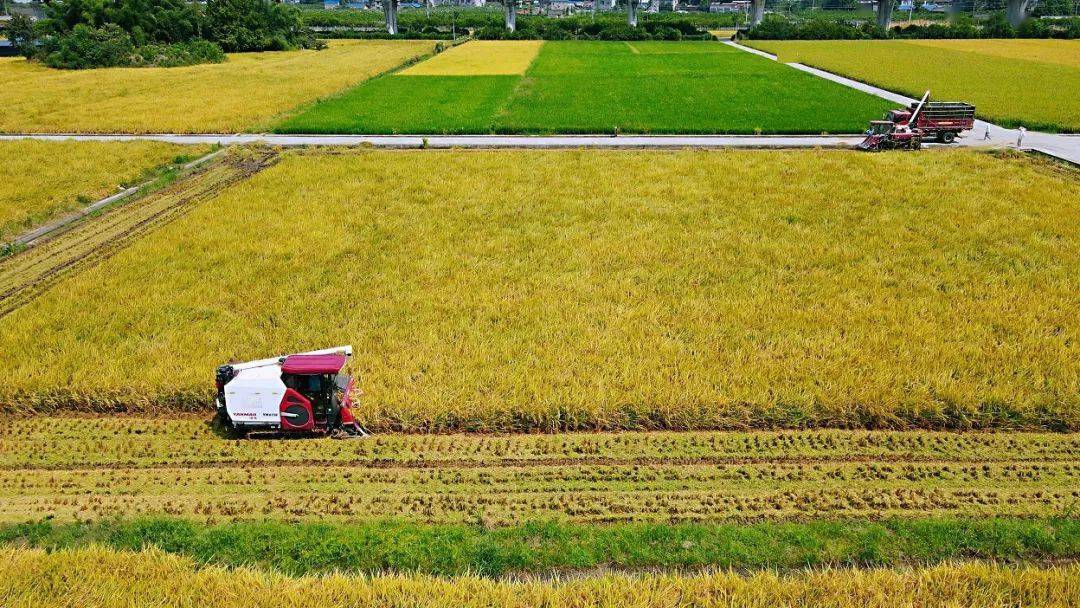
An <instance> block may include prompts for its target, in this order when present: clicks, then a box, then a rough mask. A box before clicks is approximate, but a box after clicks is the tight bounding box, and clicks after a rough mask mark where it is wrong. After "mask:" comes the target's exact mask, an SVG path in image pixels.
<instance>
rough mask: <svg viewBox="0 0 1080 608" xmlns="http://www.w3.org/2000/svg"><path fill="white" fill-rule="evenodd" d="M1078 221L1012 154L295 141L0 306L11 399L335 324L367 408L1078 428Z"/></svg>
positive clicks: (85, 393) (70, 395) (690, 422)
mask: <svg viewBox="0 0 1080 608" xmlns="http://www.w3.org/2000/svg"><path fill="white" fill-rule="evenodd" d="M421 169H422V171H423V174H424V179H423V180H418V179H416V175H417V171H418V170H421ZM537 174H543V175H544V179H542V180H540V179H536V175H537ZM889 175H893V176H899V175H903V176H905V179H903V180H893V179H882V176H889ZM463 176H470V178H468V179H463ZM475 176H485V179H483V180H477V179H474V178H475ZM326 184H333V185H334V187H333V188H327V187H326ZM300 208H303V210H304V212H303V213H297V209H300ZM313 235H317V238H315V237H314V236H313ZM1078 243H1080V181H1078V180H1076V178H1075V173H1074V172H1071V171H1070V170H1066V169H1062V168H1060V167H1057V166H1055V165H1052V164H1049V163H1044V162H1041V161H1036V160H1032V159H1028V158H1026V157H1013V156H1006V157H999V156H994V155H990V154H985V153H973V152H963V151H937V152H933V153H929V154H922V155H876V156H869V155H862V154H857V153H852V152H844V151H803V152H768V153H762V152H743V151H723V152H706V151H693V152H691V151H685V152H670V153H657V152H629V151H628V152H598V151H580V152H541V151H533V152H529V151H472V152H461V151H447V152H431V151H409V152H405V151H402V152H378V151H354V152H347V153H337V154H325V153H287V154H285V155H284V156H283V158H282V160H281V162H279V163H278V164H277V165H275V166H274V167H272V168H270V169H267V170H265V171H262V172H260V173H258V174H257V175H255V176H254V177H252V178H251V179H249V180H247V181H245V182H242V183H239V184H237V185H235V186H233V187H231V188H229V189H227V190H226V191H224V192H223V193H221V194H220V195H218V196H216V197H213V198H211V199H210V200H207V201H205V202H203V203H201V204H199V205H198V206H197V207H195V208H194V209H192V210H191V211H190V212H188V213H187V214H186V215H184V216H183V217H181V218H179V219H178V220H176V221H174V222H172V223H170V224H168V225H167V226H164V227H162V228H160V229H158V230H156V231H154V232H151V233H149V234H148V235H146V236H145V237H143V238H141V239H140V240H138V241H135V242H134V243H133V244H131V245H130V246H129V247H128V248H126V249H124V250H123V251H120V252H118V253H117V254H116V255H114V256H112V257H110V258H109V259H107V260H105V261H103V262H102V263H101V264H100V265H98V266H96V267H93V268H90V269H87V270H84V271H82V272H80V273H76V274H73V275H71V276H69V277H68V278H66V279H64V280H63V281H61V282H60V283H57V285H56V286H55V287H54V288H52V289H50V290H48V291H46V292H44V293H43V294H42V295H41V296H40V297H38V298H37V299H35V300H34V301H33V305H32V306H22V307H20V308H17V309H16V310H14V311H13V312H11V313H10V314H8V315H7V316H5V317H3V318H0V352H3V353H4V354H5V359H4V367H5V370H4V376H5V382H4V383H3V385H2V386H0V404H2V406H3V408H4V409H6V410H8V411H19V412H27V411H38V412H56V411H73V410H74V411H94V412H108V411H130V412H147V413H152V412H159V413H167V412H176V411H181V410H187V411H200V412H209V411H210V404H211V401H212V397H211V393H212V371H213V369H214V366H215V365H217V364H219V363H222V362H226V361H229V360H248V359H252V358H257V357H263V356H267V355H271V354H277V353H282V352H295V351H299V350H305V349H309V348H312V347H320V346H325V345H326V344H344V343H351V344H352V345H353V346H354V348H355V352H356V355H355V357H354V365H353V367H354V371H355V372H356V373H357V374H359V376H360V378H361V385H362V387H363V390H364V395H363V396H362V405H361V407H360V408H358V410H357V412H356V413H357V414H358V416H359V418H360V419H361V420H362V421H363V422H364V423H365V424H366V425H367V426H369V427H370V428H372V429H375V430H378V431H387V430H406V431H440V432H445V431H520V430H530V431H537V430H539V431H549V432H550V431H559V430H572V429H738V428H777V427H781V428H791V427H811V426H833V427H862V428H894V429H901V428H910V427H922V428H1026V429H1053V430H1077V429H1080V369H1078V366H1077V365H1076V361H1077V352H1076V345H1077V343H1078V342H1077V334H1078V332H1080V325H1078V319H1080V315H1077V314H1076V313H1077V311H1078V310H1080V295H1078V294H1080V273H1078V272H1077V268H1078V265H1080V247H1078ZM0 272H2V268H0ZM103 353H107V356H102V354H103ZM42 361H47V363H48V364H47V365H42Z"/></svg>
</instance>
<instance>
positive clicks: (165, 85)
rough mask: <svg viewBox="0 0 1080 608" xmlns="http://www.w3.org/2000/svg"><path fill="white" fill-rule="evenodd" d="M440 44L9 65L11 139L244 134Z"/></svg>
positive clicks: (2, 76)
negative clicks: (116, 64) (140, 62)
mask: <svg viewBox="0 0 1080 608" xmlns="http://www.w3.org/2000/svg"><path fill="white" fill-rule="evenodd" d="M433 47H434V42H431V41H402V40H364V41H355V40H341V41H331V42H330V48H329V49H326V50H323V51H283V52H275V53H239V54H232V55H229V59H228V61H226V62H225V63H220V64H209V65H197V66H190V67H178V68H109V69H95V70H54V69H50V68H46V67H44V66H42V65H39V64H36V63H32V62H28V61H26V60H23V59H21V58H20V59H15V58H2V59H0V89H2V90H4V91H5V92H6V93H5V97H4V111H3V112H2V113H0V132H7V133H72V132H77V133H235V132H239V131H248V130H252V129H256V128H259V127H260V126H261V125H263V124H264V123H267V122H268V121H273V120H275V119H277V118H278V117H280V116H281V115H283V114H284V113H286V112H287V111H289V110H291V109H292V108H295V107H297V106H301V105H303V104H305V103H309V102H312V101H315V100H316V99H318V98H321V97H325V96H327V95H331V94H334V93H336V92H338V91H340V90H342V89H344V88H346V87H350V86H354V85H356V84H357V83H359V82H361V81H363V80H365V79H368V78H371V77H372V76H375V75H377V74H380V73H382V72H385V71H387V70H390V69H392V68H394V67H397V66H399V65H401V64H403V63H405V62H407V61H409V60H410V59H413V58H415V57H419V56H422V55H424V54H427V53H430V52H431V50H432V48H433Z"/></svg>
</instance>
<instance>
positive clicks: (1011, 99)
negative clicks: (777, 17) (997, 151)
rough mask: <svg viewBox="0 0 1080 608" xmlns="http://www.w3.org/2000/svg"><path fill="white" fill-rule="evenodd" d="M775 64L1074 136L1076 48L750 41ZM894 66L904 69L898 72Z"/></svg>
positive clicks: (1077, 120) (1079, 77)
mask: <svg viewBox="0 0 1080 608" xmlns="http://www.w3.org/2000/svg"><path fill="white" fill-rule="evenodd" d="M751 44H752V45H753V46H754V47H756V48H759V49H762V50H764V51H768V52H770V53H774V54H776V55H778V57H779V60H780V61H783V62H799V63H804V64H807V65H812V66H814V67H817V68H821V69H824V70H829V71H832V72H836V73H838V74H842V75H844V76H848V77H850V78H854V79H856V80H861V81H864V82H868V83H870V84H873V85H876V86H879V87H883V88H886V89H889V90H893V91H897V92H901V93H905V94H907V95H909V96H912V97H920V96H922V94H923V92H924V91H926V90H927V89H929V90H930V92H931V95H932V96H933V97H934V98H935V99H939V100H955V101H967V102H970V103H973V104H975V106H976V111H977V112H978V115H979V116H980V117H982V118H985V119H986V120H989V121H991V122H995V123H999V124H1001V125H1003V126H1007V127H1016V126H1020V125H1023V126H1025V127H1027V128H1029V129H1040V130H1052V131H1064V132H1077V131H1080V95H1076V94H1075V93H1074V92H1075V91H1080V65H1077V62H1078V61H1080V60H1077V59H1076V58H1077V57H1080V42H1077V41H1071V40H1040V41H1019V40H978V41H960V40H956V41H953V40H948V41H932V42H931V41H907V40H888V41H883V40H860V41H846V40H844V41H836V40H833V41H772V40H759V41H752V42H751ZM899 66H905V67H903V68H901V67H899Z"/></svg>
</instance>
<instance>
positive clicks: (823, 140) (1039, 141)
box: [0, 40, 1080, 165]
mask: <svg viewBox="0 0 1080 608" xmlns="http://www.w3.org/2000/svg"><path fill="white" fill-rule="evenodd" d="M722 42H723V43H724V44H727V45H730V46H733V47H735V48H737V49H740V50H742V51H745V52H747V53H753V54H755V55H759V56H761V57H765V58H767V59H771V60H773V61H775V60H776V57H775V56H773V55H770V54H769V53H766V52H763V51H759V50H757V49H752V48H750V47H747V46H743V45H741V44H738V43H735V42H732V41H730V40H724V41H722ZM787 65H789V66H791V67H792V68H794V69H796V70H802V71H804V72H807V73H810V74H813V75H815V76H818V77H819V78H825V79H828V80H831V81H833V82H836V83H839V84H842V85H844V86H848V87H851V88H853V89H858V90H860V91H863V92H866V93H869V94H871V95H877V96H878V97H882V98H884V99H888V100H889V101H892V102H894V103H896V104H898V105H907V104H908V103H910V102H912V101H914V100H913V99H911V98H910V97H906V96H904V95H899V94H897V93H893V92H892V91H887V90H885V89H880V88H878V87H874V86H871V85H868V84H865V83H862V82H858V81H856V80H851V79H850V78H845V77H843V76H838V75H836V74H833V73H831V72H826V71H824V70H819V69H817V68H812V67H810V66H806V65H802V64H799V63H789V64H787ZM988 131H989V134H990V137H989V138H988V139H987V138H984V137H985V135H986V133H987V132H988ZM1018 137H1019V131H1017V130H1015V129H1005V128H1003V127H999V126H997V125H993V124H989V123H986V122H983V121H981V120H978V121H975V129H973V130H972V131H970V132H969V133H968V134H967V136H965V137H961V138H960V139H958V140H957V143H956V144H953V145H960V146H968V147H980V148H982V147H1014V148H1015V147H1017V141H1018ZM22 138H33V139H45V140H66V139H74V140H79V141H130V140H154V141H165V142H171V143H177V144H215V143H217V144H222V145H230V144H251V143H265V144H269V145H274V146H361V145H370V146H373V147H377V148H419V147H421V146H425V145H426V146H428V147H431V148H819V147H822V148H823V147H847V146H852V145H854V144H856V143H858V142H859V141H860V140H861V139H862V136H861V135H850V136H843V135H836V136H822V135H803V136H800V135H766V136H754V135H623V136H618V137H614V136H611V135H556V136H530V135H428V136H422V135H273V134H255V133H249V134H232V135H230V134H205V135H180V134H158V135H125V134H115V135H79V134H71V135H38V134H27V135H0V141H3V140H10V139H22ZM930 145H934V144H930ZM1023 149H1025V150H1037V151H1040V152H1043V153H1045V154H1050V155H1052V156H1056V157H1058V158H1061V159H1064V160H1068V161H1070V162H1072V163H1075V164H1078V165H1080V136H1075V135H1053V134H1050V133H1037V132H1032V131H1029V132H1027V134H1026V135H1025V136H1024V140H1023Z"/></svg>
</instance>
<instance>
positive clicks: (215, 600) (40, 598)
mask: <svg viewBox="0 0 1080 608" xmlns="http://www.w3.org/2000/svg"><path fill="white" fill-rule="evenodd" d="M1078 579H1080V568H1078V567H1077V566H1075V565H1068V566H1060V567H1037V566H1023V567H1005V566H997V565H989V564H974V563H957V564H947V565H940V566H935V567H931V568H916V569H895V570H890V569H871V570H847V569H841V570H826V571H821V572H811V573H806V574H797V575H792V576H779V575H777V574H774V573H759V574H753V575H749V576H744V575H740V574H736V573H730V572H710V573H704V574H700V575H692V576H680V575H674V574H665V575H644V576H624V575H603V576H598V577H595V578H582V579H578V580H566V581H560V580H557V579H556V580H552V581H544V580H525V581H521V582H503V581H493V580H490V579H484V578H480V577H473V576H462V577H455V578H453V579H444V578H436V577H429V576H420V575H383V576H346V575H332V576H328V577H307V578H289V577H285V576H282V575H277V574H270V573H266V572H263V571H257V570H252V569H244V568H241V569H235V570H233V569H230V570H225V569H223V568H217V567H206V568H198V567H197V566H196V565H195V563H194V562H193V561H192V560H190V559H187V558H181V557H176V556H170V555H165V554H162V553H159V552H154V551H149V552H143V553H132V552H114V551H110V550H106V549H99V548H92V549H86V550H75V551H58V552H55V553H46V552H45V551H41V550H33V549H5V550H2V552H0V598H4V599H5V600H6V603H7V605H9V606H13V607H19V608H23V607H29V606H34V607H39V608H53V607H57V608H59V607H61V606H63V607H67V606H73V605H87V604H88V605H93V606H97V607H99V608H120V607H127V606H131V605H136V604H138V603H139V602H142V601H145V599H146V598H150V597H152V598H155V599H156V605H158V606H184V607H185V608H191V607H200V606H207V607H209V606H214V607H215V608H221V607H225V608H241V607H248V606H251V607H255V606H259V607H261V608H266V607H273V606H290V607H293V608H304V607H307V606H311V607H315V606H318V607H319V608H327V607H331V608H332V607H336V606H358V605H364V606H369V605H378V606H385V607H387V608H393V607H397V606H401V607H406V606H410V607H411V606H428V607H432V608H439V607H444V606H445V607H448V608H450V607H452V608H463V607H464V608H470V607H473V606H513V607H519V608H525V607H531V606H537V607H539V606H544V607H546V608H563V607H566V608H570V607H574V608H577V607H581V608H585V607H593V606H596V607H600V606H624V607H626V608H645V607H648V608H658V607H659V608H666V607H676V606H687V607H689V606H695V607H704V608H709V607H713V606H715V607H720V606H723V607H726V608H739V607H747V608H749V607H751V606H770V607H775V608H785V607H791V608H795V607H798V608H812V607H815V606H823V607H824V606H830V607H837V606H840V607H843V606H859V607H860V608H895V607H896V606H950V607H951V608H965V607H971V608H976V607H977V608H986V607H987V606H1007V605H1008V606H1011V605H1022V606H1025V607H1027V608H1066V607H1068V606H1075V605H1076V604H1077V603H1078V602H1080V585H1077V584H1076V583H1077V580H1078Z"/></svg>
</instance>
